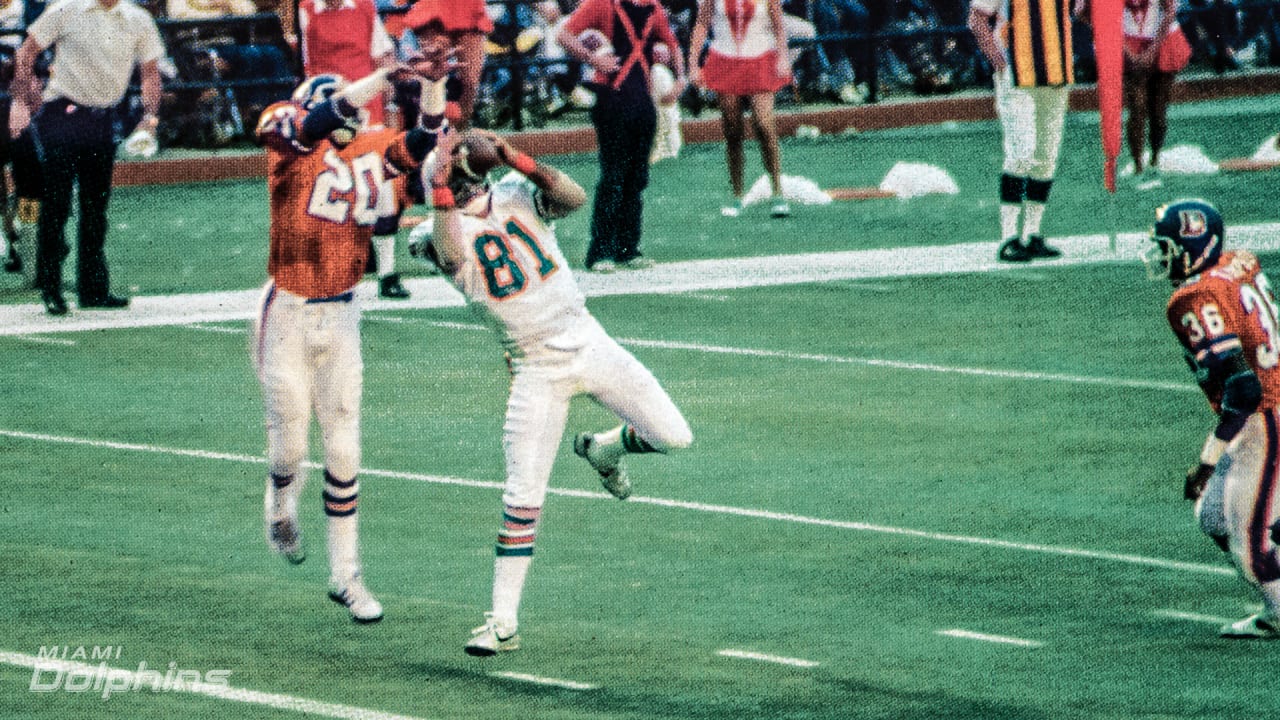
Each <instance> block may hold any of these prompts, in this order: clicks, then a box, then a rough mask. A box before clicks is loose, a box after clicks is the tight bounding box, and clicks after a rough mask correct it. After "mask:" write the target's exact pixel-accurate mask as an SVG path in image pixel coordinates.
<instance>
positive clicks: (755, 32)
mask: <svg viewBox="0 0 1280 720" xmlns="http://www.w3.org/2000/svg"><path fill="white" fill-rule="evenodd" d="M708 33H710V36H711V44H710V47H709V48H708V49H707V53H706V63H705V64H704V65H702V66H701V67H699V63H698V56H699V55H701V54H702V46H703V43H704V42H706V40H707V35H708ZM690 43H691V44H690V50H689V79H690V80H691V81H692V82H693V84H694V85H698V86H705V87H706V88H707V89H709V90H712V91H713V92H715V94H716V98H717V102H718V103H719V104H720V124H721V126H722V127H723V128H724V139H725V159H726V162H727V164H728V167H729V184H730V187H731V188H732V190H733V203H732V204H731V205H729V206H727V207H725V208H723V210H722V211H721V212H722V213H723V214H724V215H725V216H727V217H737V216H738V215H739V214H740V213H741V211H742V194H743V188H742V174H743V168H742V165H743V151H742V144H743V141H744V140H745V137H746V121H745V115H746V110H747V106H748V105H749V106H750V107H751V124H752V126H753V127H754V129H755V135H756V139H758V140H759V141H760V154H761V156H762V158H763V160H764V167H765V171H766V172H767V173H768V174H769V184H770V187H771V188H772V190H773V207H772V209H771V210H770V214H771V215H772V216H773V217H775V218H782V217H787V216H788V215H790V214H791V209H790V208H789V207H788V206H787V201H786V199H785V198H784V197H783V196H782V158H781V156H782V151H781V150H780V149H779V148H778V124H777V119H776V118H775V117H774V111H773V96H774V93H776V92H778V90H780V89H781V88H782V87H783V86H785V85H786V84H787V83H789V82H791V59H790V56H789V55H788V54H787V52H786V48H787V37H786V32H785V30H784V28H783V25H782V6H781V4H780V3H779V2H778V0H702V3H701V4H700V5H699V7H698V20H697V22H696V23H695V24H694V26H693V37H692V39H691V40H690Z"/></svg>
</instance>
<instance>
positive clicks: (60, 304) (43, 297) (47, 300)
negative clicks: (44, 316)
mask: <svg viewBox="0 0 1280 720" xmlns="http://www.w3.org/2000/svg"><path fill="white" fill-rule="evenodd" d="M40 301H41V302H43V303H44V311H45V312H47V313H49V314H50V315H54V316H61V315H66V314H67V301H66V300H64V299H63V298H62V293H60V292H58V291H57V290H42V291H40Z"/></svg>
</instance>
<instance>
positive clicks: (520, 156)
mask: <svg viewBox="0 0 1280 720" xmlns="http://www.w3.org/2000/svg"><path fill="white" fill-rule="evenodd" d="M511 167H513V168H515V170H516V172H518V173H520V174H521V175H532V174H533V173H534V171H535V170H537V169H538V162H537V161H536V160H534V159H533V158H531V157H529V156H528V155H526V154H524V153H522V152H516V154H515V157H513V158H511Z"/></svg>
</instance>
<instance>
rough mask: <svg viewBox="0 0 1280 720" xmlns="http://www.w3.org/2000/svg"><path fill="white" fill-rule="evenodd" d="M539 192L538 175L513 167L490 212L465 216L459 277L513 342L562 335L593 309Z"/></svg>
mask: <svg viewBox="0 0 1280 720" xmlns="http://www.w3.org/2000/svg"><path fill="white" fill-rule="evenodd" d="M534 193H535V188H534V186H533V184H532V183H530V182H529V181H528V180H526V179H524V178H523V177H521V176H519V175H516V174H514V173H511V174H508V175H507V176H506V177H504V178H503V179H502V180H500V181H499V182H497V183H496V184H495V185H494V186H493V187H492V188H491V190H490V194H489V208H488V210H487V212H483V213H481V214H477V215H472V214H470V213H468V212H465V211H464V212H462V213H460V215H461V217H460V218H459V221H460V226H461V228H460V229H461V231H462V232H461V234H460V235H459V238H458V242H459V244H460V245H461V247H459V248H458V251H459V253H458V256H459V257H460V258H462V260H461V261H460V262H459V263H458V268H457V270H456V271H455V272H454V275H453V282H454V284H456V285H457V286H458V289H459V290H461V291H462V293H463V294H464V295H466V296H467V300H468V301H470V302H471V303H473V304H475V305H478V306H479V307H480V308H481V309H483V310H484V313H485V315H486V316H487V317H488V319H489V320H490V321H491V322H492V323H494V324H496V325H497V326H498V329H499V330H500V331H501V332H502V334H503V340H504V343H505V344H506V345H508V346H509V349H526V350H527V349H530V344H532V343H536V342H539V341H542V340H546V339H548V338H551V337H553V336H561V337H563V336H565V334H566V333H571V332H572V330H573V329H574V328H575V327H577V323H578V321H579V320H581V319H583V318H585V317H589V316H588V314H587V311H586V301H585V300H584V299H583V296H582V291H581V290H579V289H578V284H577V282H575V281H574V279H573V275H572V273H570V271H569V263H568V261H567V260H566V259H565V257H564V253H563V252H561V250H560V246H559V244H558V243H557V242H556V236H555V230H554V229H553V227H552V226H551V221H550V220H549V219H547V218H546V217H544V215H543V213H542V212H540V211H539V209H538V201H537V198H536V196H535V194H534ZM512 346H514V347H512Z"/></svg>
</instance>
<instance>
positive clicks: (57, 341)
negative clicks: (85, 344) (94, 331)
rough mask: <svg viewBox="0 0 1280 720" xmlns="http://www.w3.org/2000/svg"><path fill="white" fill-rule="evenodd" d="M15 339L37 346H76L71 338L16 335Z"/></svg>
mask: <svg viewBox="0 0 1280 720" xmlns="http://www.w3.org/2000/svg"><path fill="white" fill-rule="evenodd" d="M13 339H14V340H20V341H22V342H29V343H33V344H35V345H62V346H65V347H72V346H74V345H75V344H76V341H75V340H72V339H70V338H50V337H40V336H39V335H15V336H14V338H13Z"/></svg>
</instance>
